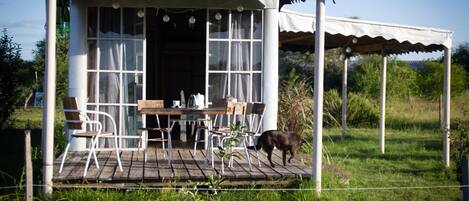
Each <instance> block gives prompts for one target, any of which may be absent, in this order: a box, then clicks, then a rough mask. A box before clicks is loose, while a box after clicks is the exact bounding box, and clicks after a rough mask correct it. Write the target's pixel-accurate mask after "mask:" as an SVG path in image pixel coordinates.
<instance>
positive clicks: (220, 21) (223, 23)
mask: <svg viewBox="0 0 469 201" xmlns="http://www.w3.org/2000/svg"><path fill="white" fill-rule="evenodd" d="M228 13H229V12H228V10H210V11H209V22H210V23H209V26H208V28H209V38H228ZM220 17H221V18H220Z"/></svg>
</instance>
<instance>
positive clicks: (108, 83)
mask: <svg viewBox="0 0 469 201" xmlns="http://www.w3.org/2000/svg"><path fill="white" fill-rule="evenodd" d="M99 102H100V103H119V73H99Z"/></svg>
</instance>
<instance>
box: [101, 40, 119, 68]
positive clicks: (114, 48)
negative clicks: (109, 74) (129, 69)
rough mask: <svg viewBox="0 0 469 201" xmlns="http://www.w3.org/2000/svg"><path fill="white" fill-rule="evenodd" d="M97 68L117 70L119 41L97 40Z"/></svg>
mask: <svg viewBox="0 0 469 201" xmlns="http://www.w3.org/2000/svg"><path fill="white" fill-rule="evenodd" d="M99 55H100V58H99V69H101V70H119V69H120V65H119V61H120V60H121V55H120V42H119V41H117V40H102V41H99Z"/></svg>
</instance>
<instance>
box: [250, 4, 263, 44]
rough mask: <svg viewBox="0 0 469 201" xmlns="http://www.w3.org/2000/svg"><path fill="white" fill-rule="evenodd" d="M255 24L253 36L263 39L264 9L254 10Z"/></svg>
mask: <svg viewBox="0 0 469 201" xmlns="http://www.w3.org/2000/svg"><path fill="white" fill-rule="evenodd" d="M253 17H254V19H253V20H254V24H253V30H252V32H253V36H252V37H253V38H254V39H262V11H259V10H255V11H253Z"/></svg>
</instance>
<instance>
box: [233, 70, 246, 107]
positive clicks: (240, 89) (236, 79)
mask: <svg viewBox="0 0 469 201" xmlns="http://www.w3.org/2000/svg"><path fill="white" fill-rule="evenodd" d="M230 85H231V87H230V88H231V89H230V95H231V96H233V98H236V99H238V101H249V91H248V87H249V74H240V73H233V74H231V83H230Z"/></svg>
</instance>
